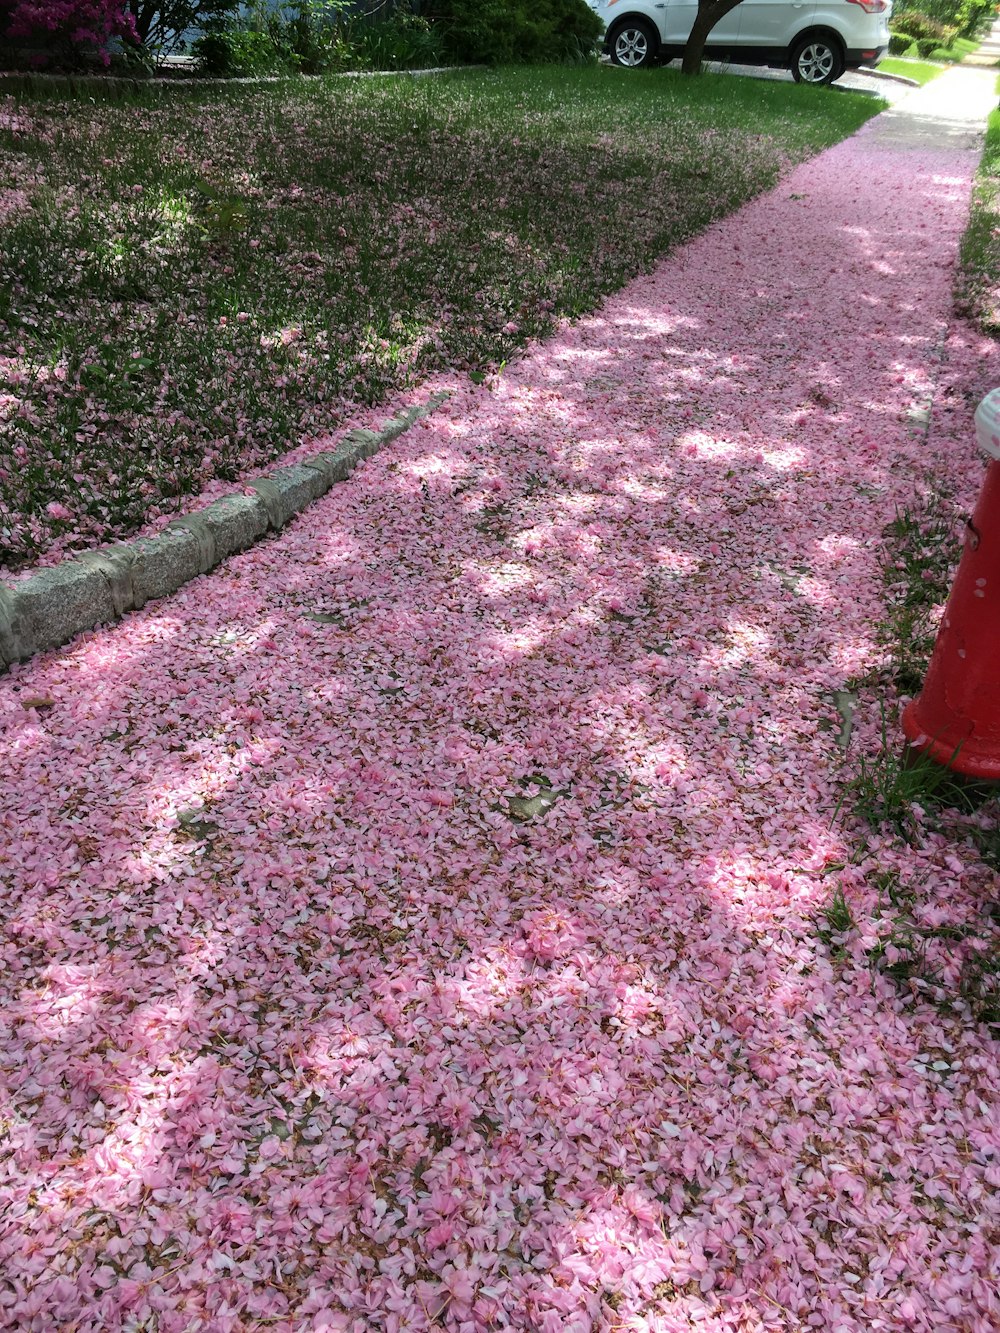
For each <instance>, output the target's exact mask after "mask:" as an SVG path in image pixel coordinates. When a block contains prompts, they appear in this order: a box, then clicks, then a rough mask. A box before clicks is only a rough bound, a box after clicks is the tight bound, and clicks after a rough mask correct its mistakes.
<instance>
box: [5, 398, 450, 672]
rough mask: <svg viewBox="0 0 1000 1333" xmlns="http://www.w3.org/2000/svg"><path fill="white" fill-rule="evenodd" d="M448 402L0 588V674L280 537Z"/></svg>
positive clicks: (357, 434)
mask: <svg viewBox="0 0 1000 1333" xmlns="http://www.w3.org/2000/svg"><path fill="white" fill-rule="evenodd" d="M448 396H449V395H448V394H447V393H435V394H432V395H431V397H430V398H429V399H428V400H427V402H426V403H421V404H418V405H417V406H414V407H410V408H407V409H406V411H404V412H401V413H399V415H397V416H395V417H393V418H392V420H391V421H388V422H386V424H385V425H384V426H383V427H382V429H381V430H379V431H372V430H352V431H350V432H349V433H348V434H347V435H346V436H345V437H344V439H343V440H341V442H340V444H339V445H338V446H337V447H336V449H333V450H331V451H328V452H323V453H318V454H314V455H313V456H312V457H311V458H307V459H305V461H304V462H302V463H294V464H292V465H291V466H290V467H283V468H278V469H276V470H275V471H274V472H270V473H268V474H267V475H265V476H260V477H253V478H251V479H250V480H249V481H248V482H247V483H246V485H247V486H248V487H249V488H250V489H251V490H253V491H254V492H255V494H253V495H244V494H232V495H224V496H222V498H221V499H219V500H216V501H214V502H213V503H212V504H210V505H208V506H206V508H204V509H199V510H196V511H195V512H194V513H191V514H185V515H184V516H183V517H181V518H175V519H172V520H171V521H170V522H169V523H168V524H167V526H166V528H165V529H164V531H163V532H161V533H159V534H158V535H157V536H155V537H139V538H137V539H136V540H135V541H132V542H123V543H121V544H119V545H116V546H106V547H102V548H100V549H99V550H96V551H85V552H84V553H83V554H82V555H79V556H76V557H74V558H73V559H71V560H65V561H63V562H62V563H61V564H58V565H52V566H51V567H49V568H45V569H39V570H38V571H37V572H36V573H34V574H31V575H29V577H28V578H26V579H24V580H23V581H22V582H20V583H17V584H15V585H14V586H13V587H8V586H5V585H3V584H0V673H2V672H4V671H6V670H7V668H8V667H10V666H12V665H13V664H14V663H15V662H24V661H26V660H27V659H28V658H29V657H33V656H34V655H35V654H36V653H40V652H43V651H44V650H45V649H47V648H58V647H60V646H61V645H62V644H64V643H68V642H69V640H70V639H72V638H73V637H74V636H75V635H77V634H81V633H83V632H84V631H85V630H88V629H93V628H94V627H95V626H96V625H103V624H107V623H108V622H110V621H114V620H120V619H121V617H122V616H124V615H127V614H128V612H129V611H138V610H139V609H140V608H141V607H143V606H145V604H146V603H147V602H148V601H152V600H153V599H154V598H157V597H166V596H167V595H168V594H170V593H172V592H176V591H177V589H178V588H180V587H181V586H182V585H183V584H185V583H187V582H189V581H190V580H191V579H194V578H197V577H198V575H199V574H207V573H208V571H209V570H210V569H214V568H215V566H216V565H218V564H219V563H221V561H223V560H225V559H226V558H227V557H228V556H230V555H235V554H236V552H237V551H243V550H245V549H246V548H247V547H248V546H252V545H253V543H254V542H256V541H259V540H260V538H261V537H263V536H265V535H266V534H267V533H268V532H277V531H280V530H281V528H283V527H284V526H285V524H286V523H287V522H288V521H289V519H291V518H294V516H295V515H296V514H298V513H301V511H302V510H303V509H305V508H306V506H307V505H309V504H311V502H312V501H313V500H317V499H319V497H320V496H321V495H325V494H326V492H327V491H328V490H329V489H330V488H331V487H332V486H333V485H335V484H336V483H337V482H338V481H346V480H347V478H348V477H349V476H350V475H351V473H352V472H353V471H354V469H355V468H356V467H357V465H358V464H359V463H360V462H363V461H364V459H366V458H370V457H371V456H372V455H373V454H376V453H378V451H379V450H380V449H381V448H382V447H383V446H384V445H386V444H389V443H391V441H393V440H395V439H396V438H397V437H398V436H400V435H402V434H403V432H404V431H406V430H409V428H410V427H411V426H412V425H413V424H414V422H416V421H419V420H420V419H421V418H422V417H426V416H428V415H429V414H430V413H431V412H433V411H434V410H435V409H436V408H438V407H440V406H441V404H442V403H443V402H444V401H445V400H446V399H447V398H448Z"/></svg>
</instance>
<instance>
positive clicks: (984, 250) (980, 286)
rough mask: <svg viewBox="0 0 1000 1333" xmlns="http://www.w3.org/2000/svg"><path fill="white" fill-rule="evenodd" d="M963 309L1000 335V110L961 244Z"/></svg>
mask: <svg viewBox="0 0 1000 1333" xmlns="http://www.w3.org/2000/svg"><path fill="white" fill-rule="evenodd" d="M955 297H956V305H957V307H958V309H959V311H960V313H962V314H964V315H967V316H969V317H971V318H972V319H974V320H975V321H976V323H977V324H978V325H979V327H980V328H981V329H982V330H983V331H984V332H985V333H988V334H990V335H991V336H992V337H994V338H997V337H1000V111H994V112H993V113H992V114H991V116H990V118H989V122H988V124H987V129H986V143H985V145H984V147H983V156H982V161H981V162H980V164H979V174H978V176H977V178H976V184H975V187H974V189H973V192H972V208H971V210H970V213H969V223H968V226H967V227H966V229H965V235H964V236H963V237H962V243H961V245H960V247H959V263H958V274H957V278H956V284H955Z"/></svg>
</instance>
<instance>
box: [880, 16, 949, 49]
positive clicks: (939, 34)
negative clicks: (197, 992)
mask: <svg viewBox="0 0 1000 1333" xmlns="http://www.w3.org/2000/svg"><path fill="white" fill-rule="evenodd" d="M892 31H893V32H895V33H899V34H900V35H901V36H903V37H909V38H910V39H911V40H912V41H926V40H928V39H929V38H933V39H934V43H935V45H938V46H940V45H941V44H944V45H947V44H948V42H949V41H950V40H951V39H952V38H953V37H954V36H955V35H956V30H955V28H953V27H948V26H947V25H946V24H944V23H941V22H940V21H939V20H938V19H936V18H933V17H931V15H930V14H924V13H921V11H920V10H916V9H912V10H907V11H904V12H903V13H901V14H894V15H893V17H892Z"/></svg>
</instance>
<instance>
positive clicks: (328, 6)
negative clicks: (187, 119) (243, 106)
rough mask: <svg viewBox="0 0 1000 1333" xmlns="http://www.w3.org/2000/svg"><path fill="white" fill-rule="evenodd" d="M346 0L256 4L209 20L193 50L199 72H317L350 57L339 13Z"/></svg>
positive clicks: (236, 75)
mask: <svg viewBox="0 0 1000 1333" xmlns="http://www.w3.org/2000/svg"><path fill="white" fill-rule="evenodd" d="M346 7H347V0H295V2H294V3H291V4H288V5H286V6H285V8H284V9H281V10H274V9H269V8H268V7H267V6H266V5H264V4H258V5H257V6H256V7H255V8H253V9H252V10H250V12H249V14H247V15H244V16H243V17H241V18H240V19H239V20H231V21H229V22H223V23H213V24H209V25H208V29H207V31H206V32H204V33H203V34H202V36H201V37H199V38H197V40H196V41H195V42H194V43H193V46H192V50H193V52H194V54H195V56H196V57H197V59H198V64H199V70H200V72H201V73H203V74H208V75H213V76H216V77H223V78H239V77H244V78H245V77H253V76H260V75H280V74H293V73H302V74H322V73H325V72H327V71H328V70H334V69H342V68H344V67H345V66H346V65H349V64H351V63H352V62H353V56H352V53H351V50H350V47H349V44H348V41H347V39H346V36H345V32H344V28H343V25H342V18H343V14H344V11H345V9H346Z"/></svg>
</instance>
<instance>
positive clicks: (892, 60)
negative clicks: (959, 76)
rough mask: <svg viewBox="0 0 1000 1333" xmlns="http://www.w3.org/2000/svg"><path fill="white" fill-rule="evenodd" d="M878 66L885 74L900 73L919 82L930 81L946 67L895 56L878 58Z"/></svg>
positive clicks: (926, 61)
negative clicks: (883, 58)
mask: <svg viewBox="0 0 1000 1333" xmlns="http://www.w3.org/2000/svg"><path fill="white" fill-rule="evenodd" d="M878 67H879V70H880V71H882V72H883V73H885V74H902V75H903V76H904V77H905V78H907V79H913V80H914V81H915V82H916V83H920V84H924V83H930V81H931V79H936V78H937V76H938V75H939V74H943V73H944V71H945V69H946V66H945V65H932V64H931V63H930V61H928V60H904V59H897V58H896V57H895V56H888V57H887V58H886V59H885V60H880V61H879V65H878Z"/></svg>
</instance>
